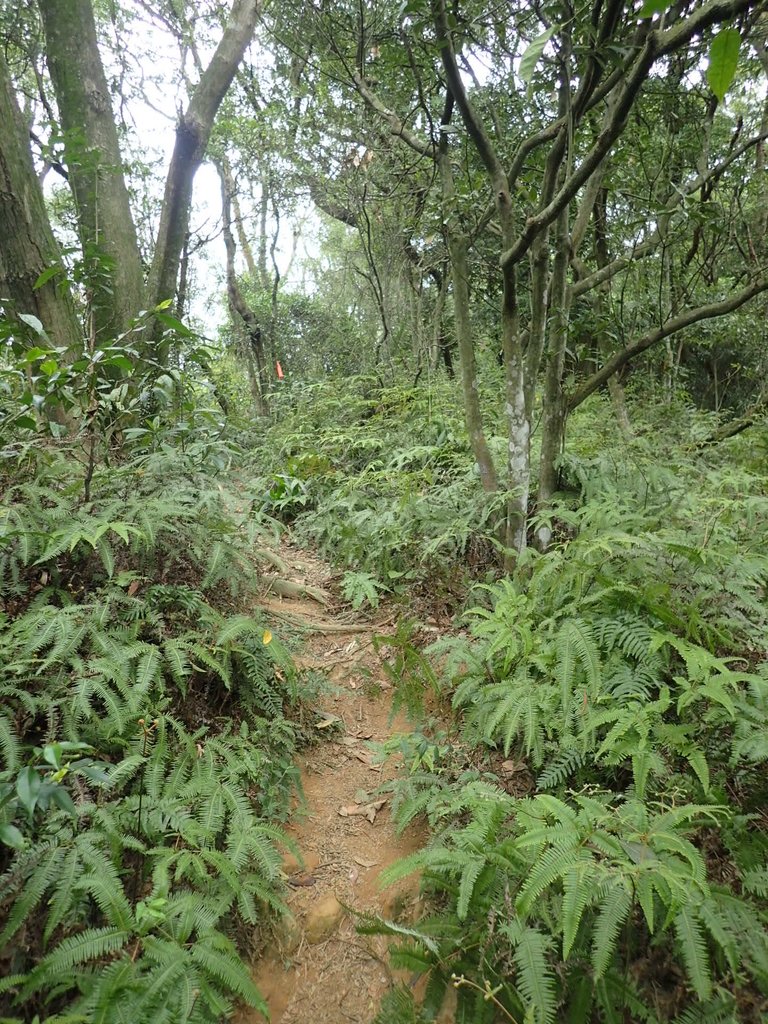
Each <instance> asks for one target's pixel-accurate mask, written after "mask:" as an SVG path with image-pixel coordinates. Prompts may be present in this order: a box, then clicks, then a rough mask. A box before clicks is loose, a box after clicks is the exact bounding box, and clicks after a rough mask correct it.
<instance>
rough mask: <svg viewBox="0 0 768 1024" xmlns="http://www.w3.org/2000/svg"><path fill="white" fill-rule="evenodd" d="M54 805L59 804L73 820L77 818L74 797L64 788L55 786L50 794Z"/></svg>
mask: <svg viewBox="0 0 768 1024" xmlns="http://www.w3.org/2000/svg"><path fill="white" fill-rule="evenodd" d="M50 797H51V800H52V801H53V803H55V804H57V805H58V806H59V807H60V808H61V809H62V811H66V812H67V813H68V814H71V815H72V817H73V818H76V817H77V810H76V808H75V804H74V802H73V800H72V797H71V796H70V795H69V793H68V792H67V791H66V789H64V788H63V787H62V786H54V787H53V789H52V790H51V794H50Z"/></svg>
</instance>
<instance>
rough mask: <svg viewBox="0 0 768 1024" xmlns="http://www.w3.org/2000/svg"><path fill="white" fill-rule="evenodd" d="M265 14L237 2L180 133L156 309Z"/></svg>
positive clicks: (163, 223) (166, 203)
mask: <svg viewBox="0 0 768 1024" xmlns="http://www.w3.org/2000/svg"><path fill="white" fill-rule="evenodd" d="M59 2H61V3H66V2H68V0H59ZM260 12H261V0H234V3H233V5H232V9H231V12H230V16H229V21H228V22H227V25H226V28H225V29H224V34H223V35H222V38H221V40H220V42H219V45H218V46H217V47H216V51H215V53H214V55H213V57H212V58H211V62H210V64H209V65H208V67H207V68H206V69H205V71H204V72H203V74H202V76H201V78H200V81H199V83H198V85H197V87H196V89H195V91H194V93H193V95H192V99H191V100H190V103H189V106H188V107H187V109H186V110H185V111H184V113H183V114H182V115H181V118H180V120H179V124H178V126H177V128H176V144H175V146H174V150H173V156H172V157H171V165H170V168H169V170H168V177H167V179H166V184H165V196H164V199H163V208H162V214H161V216H160V225H159V227H158V233H157V245H156V248H155V254H154V258H153V260H152V267H151V270H150V274H149V288H148V291H149V302H150V305H151V306H157V305H159V304H160V303H161V302H163V301H166V300H168V299H170V300H173V299H174V298H175V295H176V279H177V276H178V272H179V260H180V258H181V250H182V246H183V244H184V238H185V235H186V233H187V230H188V228H189V211H190V207H191V204H192V186H193V183H194V178H195V174H196V172H197V169H198V167H199V166H200V164H201V162H202V159H203V156H204V155H205V151H206V148H207V146H208V140H209V138H210V135H211V130H212V128H213V122H214V118H215V116H216V113H217V111H218V109H219V106H220V105H221V102H222V100H223V99H224V96H225V95H226V92H227V90H228V89H229V86H230V84H231V83H232V79H233V78H234V76H235V72H236V71H237V68H238V66H239V64H240V62H241V60H242V59H243V56H244V54H245V51H246V49H247V48H248V45H249V43H250V41H251V39H252V37H253V33H254V30H255V28H256V22H257V21H258V18H259V15H260ZM158 355H159V356H160V358H161V360H162V359H163V358H164V356H165V353H164V351H163V350H162V345H158Z"/></svg>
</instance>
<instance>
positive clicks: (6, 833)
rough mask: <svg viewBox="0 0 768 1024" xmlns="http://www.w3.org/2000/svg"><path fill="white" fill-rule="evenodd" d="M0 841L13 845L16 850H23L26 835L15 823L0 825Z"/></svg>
mask: <svg viewBox="0 0 768 1024" xmlns="http://www.w3.org/2000/svg"><path fill="white" fill-rule="evenodd" d="M0 843H4V844H5V846H11V847H13V849H14V850H21V849H22V847H23V846H24V836H23V835H22V834H21V832H19V830H18V829H17V828H16V826H15V825H0Z"/></svg>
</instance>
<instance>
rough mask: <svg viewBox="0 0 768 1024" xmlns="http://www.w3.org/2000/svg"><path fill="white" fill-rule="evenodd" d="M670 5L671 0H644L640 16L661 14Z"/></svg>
mask: <svg viewBox="0 0 768 1024" xmlns="http://www.w3.org/2000/svg"><path fill="white" fill-rule="evenodd" d="M671 6H672V0H645V3H644V4H643V9H642V10H641V11H640V17H641V18H652V17H653V16H654V14H663V13H664V11H666V10H667V9H668V8H669V7H671Z"/></svg>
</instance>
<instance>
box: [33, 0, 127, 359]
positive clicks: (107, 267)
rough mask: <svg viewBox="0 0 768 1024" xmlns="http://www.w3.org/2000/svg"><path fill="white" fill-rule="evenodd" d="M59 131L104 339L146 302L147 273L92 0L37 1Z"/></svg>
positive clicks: (97, 328) (95, 316) (123, 326)
mask: <svg viewBox="0 0 768 1024" xmlns="http://www.w3.org/2000/svg"><path fill="white" fill-rule="evenodd" d="M39 7H40V13H41V15H42V19H43V27H44V30H45V38H46V54H47V60H48V69H49V71H50V74H51V80H52V82H53V87H54V90H55V93H56V100H57V103H58V107H59V118H60V120H61V127H62V130H63V132H64V154H65V162H66V165H67V170H68V172H69V181H70V184H71V186H72V192H73V194H74V197H75V205H76V207H77V220H78V228H79V232H80V241H81V244H82V247H83V254H84V257H85V259H86V262H87V264H88V265H89V267H92V273H91V274H90V279H89V285H90V290H91V304H92V312H93V321H94V328H95V336H96V340H97V342H100V343H107V342H109V341H110V340H111V339H113V338H114V337H115V336H116V335H117V334H120V333H121V332H123V331H125V330H127V328H128V326H129V324H130V322H131V320H132V319H133V318H134V317H135V316H136V315H137V313H138V312H139V310H140V309H141V308H142V307H143V305H144V278H143V270H142V265H141V257H140V254H139V245H138V240H137V237H136V228H135V226H134V223H133V218H132V216H131V210H130V204H129V200H128V189H127V188H126V184H125V178H124V174H123V162H122V157H121V154H120V146H119V143H118V138H117V128H116V126H115V118H114V114H113V111H112V104H111V102H110V96H109V87H108V86H107V80H106V76H105V74H104V68H103V66H102V63H101V56H100V54H99V47H98V42H97V38H96V26H95V23H94V18H93V9H92V7H91V0H39Z"/></svg>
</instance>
